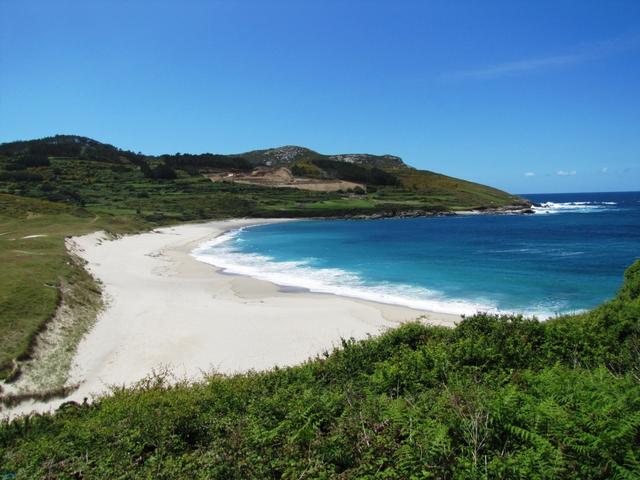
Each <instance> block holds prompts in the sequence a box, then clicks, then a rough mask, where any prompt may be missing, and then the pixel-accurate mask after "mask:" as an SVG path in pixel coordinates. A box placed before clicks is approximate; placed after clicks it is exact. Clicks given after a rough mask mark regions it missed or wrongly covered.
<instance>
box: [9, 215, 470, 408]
mask: <svg viewBox="0 0 640 480" xmlns="http://www.w3.org/2000/svg"><path fill="white" fill-rule="evenodd" d="M274 221H278V220H256V219H246V220H227V221H215V222H208V223H202V224H189V225H179V226H174V227H166V228H161V229H157V230H154V231H152V232H148V233H143V234H139V235H130V236H125V237H122V238H119V239H117V240H107V239H106V237H105V236H104V234H102V233H100V232H97V233H93V234H89V235H85V236H82V237H76V238H74V239H73V242H72V245H73V247H72V248H73V250H74V253H76V254H77V255H79V256H81V257H82V258H84V259H85V260H86V261H87V269H88V270H89V271H90V272H91V273H92V275H94V276H95V277H96V278H97V279H98V280H100V281H101V282H102V284H103V292H104V295H105V298H106V301H107V307H106V309H105V310H104V311H103V312H102V313H101V314H100V315H99V317H98V320H97V322H96V324H95V326H94V327H93V329H92V330H91V331H90V332H89V333H88V334H87V335H86V336H85V338H84V339H83V340H82V341H81V343H80V345H79V347H78V351H77V353H76V356H75V359H74V366H73V368H72V371H71V379H70V383H78V384H80V387H79V388H78V390H76V391H75V392H74V393H72V394H71V395H70V396H69V397H67V398H65V399H56V400H54V401H51V402H49V403H47V404H42V403H33V402H26V403H23V404H21V405H20V406H18V407H16V408H15V409H13V410H12V411H11V414H12V415H15V414H20V413H26V412H29V411H31V410H37V411H43V410H49V409H51V408H56V407H57V406H58V405H59V404H61V403H62V402H64V401H68V400H74V401H79V402H81V401H82V400H83V398H84V397H89V398H91V397H92V396H93V395H96V394H101V393H105V392H108V391H109V387H110V386H112V385H117V386H121V385H131V384H133V383H135V382H136V381H138V380H140V379H142V378H144V377H145V376H147V375H149V374H150V373H151V372H152V371H154V370H158V369H163V368H169V369H171V370H172V371H173V372H174V374H175V375H176V376H177V377H178V378H188V379H199V378H201V377H202V375H203V374H204V373H207V372H213V371H215V372H219V373H227V374H230V373H236V372H243V371H247V370H252V369H253V370H264V369H269V368H272V367H274V366H276V365H277V366H287V365H294V364H297V363H301V362H303V361H305V360H307V359H308V358H309V357H313V356H315V355H317V354H319V353H322V352H323V351H325V350H330V349H331V348H332V346H334V345H337V344H339V342H340V339H341V338H349V337H354V338H356V339H361V338H365V337H366V336H367V335H375V334H378V333H381V332H382V331H384V330H385V329H387V328H390V327H394V326H397V325H398V324H400V323H402V322H405V321H410V320H413V319H416V318H418V317H421V316H423V317H424V320H425V321H428V322H430V323H434V324H441V325H453V324H454V323H455V322H457V321H458V320H459V319H460V317H458V316H456V315H449V314H441V313H432V312H424V311H419V310H413V309H410V308H406V307H400V306H394V305H385V304H379V303H374V302H368V301H364V300H357V299H352V298H346V297H340V296H336V295H331V294H318V293H309V292H292V291H287V289H282V288H279V287H278V286H277V285H275V284H273V283H270V282H266V281H262V280H257V279H253V278H250V277H243V276H237V275H228V274H222V273H220V272H218V271H217V270H216V268H215V267H213V266H211V265H208V264H205V263H202V262H199V261H197V260H196V259H195V258H193V257H192V256H191V255H190V253H191V251H192V250H193V249H194V248H196V247H197V246H198V245H200V244H202V243H204V242H205V241H207V240H211V239H212V238H215V237H217V236H218V235H221V234H223V233H225V232H227V231H229V230H232V229H236V228H239V227H242V226H248V225H255V224H262V223H267V222H274ZM3 413H5V414H6V412H3ZM0 415H1V414H0Z"/></svg>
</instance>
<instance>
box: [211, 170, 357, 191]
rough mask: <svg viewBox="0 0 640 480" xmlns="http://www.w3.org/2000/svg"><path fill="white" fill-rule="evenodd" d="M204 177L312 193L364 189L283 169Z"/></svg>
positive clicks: (345, 182) (355, 184)
mask: <svg viewBox="0 0 640 480" xmlns="http://www.w3.org/2000/svg"><path fill="white" fill-rule="evenodd" d="M205 176H206V177H207V178H209V179H210V180H211V181H213V182H235V183H246V184H249V185H262V186H265V187H274V188H297V189H298V190H310V191H314V192H337V191H339V190H351V189H354V188H356V187H359V188H362V189H363V190H364V189H365V187H364V185H362V184H360V183H355V182H347V181H345V180H324V179H315V178H303V177H296V176H294V175H293V174H292V173H291V170H289V169H288V168H285V167H280V168H268V167H258V168H256V169H255V170H253V171H252V172H251V173H229V172H222V173H207V174H205Z"/></svg>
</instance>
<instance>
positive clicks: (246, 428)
mask: <svg viewBox="0 0 640 480" xmlns="http://www.w3.org/2000/svg"><path fill="white" fill-rule="evenodd" d="M639 319H640V262H637V263H636V264H635V265H633V266H632V267H631V268H629V269H628V271H627V273H626V275H625V281H624V285H623V287H622V289H621V290H620V292H619V294H618V295H617V297H616V298H615V299H613V300H612V301H610V302H608V303H606V304H604V305H602V306H601V307H599V308H597V309H595V310H593V311H591V312H589V313H586V314H582V315H577V316H567V317H562V318H557V319H554V320H550V321H548V322H545V323H540V322H538V321H536V320H532V319H525V318H521V317H506V316H502V317H496V316H489V315H477V316H474V317H470V318H467V319H465V320H464V321H463V322H462V323H461V324H460V325H459V326H458V327H457V328H455V329H447V328H442V327H429V326H425V325H421V324H418V323H414V324H408V325H405V326H403V327H401V328H398V329H396V330H392V331H390V332H388V333H387V334H385V335H382V336H381V337H379V338H373V339H369V340H365V341H361V342H355V341H343V345H342V348H339V349H336V350H335V351H333V352H332V353H327V354H325V355H323V356H321V357H319V358H316V359H314V360H311V361H309V362H307V363H306V364H304V365H301V366H298V367H293V368H286V369H276V370H274V371H271V372H266V373H248V374H245V375H237V376H234V377H223V376H212V377H210V378H208V379H207V380H206V381H205V382H203V383H199V384H195V385H186V384H178V385H173V386H171V385H169V384H168V383H167V382H166V378H165V377H163V376H156V377H153V378H150V379H148V380H146V381H143V382H141V383H140V385H139V386H138V387H137V388H134V389H119V390H116V391H114V392H113V395H111V396H108V397H105V398H103V399H101V400H99V401H97V402H96V403H94V404H93V405H76V404H68V405H66V406H64V407H62V408H61V409H60V410H59V411H58V412H57V413H56V414H55V415H38V416H35V417H31V418H28V419H26V418H25V419H19V420H16V421H13V422H11V423H7V422H5V423H4V424H3V425H2V426H1V427H0V452H1V453H0V464H2V465H3V467H2V469H3V471H2V472H0V473H4V472H7V473H11V472H15V473H16V474H17V478H52V479H53V478H105V479H106V478H157V479H162V478H166V479H175V478H220V479H232V478H237V479H244V478H288V479H303V478H314V479H315V478H343V479H347V478H364V479H366V478H371V479H373V478H381V479H383V478H384V479H420V478H442V479H449V478H450V479H479V478H480V479H482V478H485V479H488V478H492V479H494V478H504V479H513V478H539V479H562V478H566V479H573V478H589V479H609V478H621V479H624V478H629V479H630V478H638V477H639V476H640V455H639V452H640V323H639Z"/></svg>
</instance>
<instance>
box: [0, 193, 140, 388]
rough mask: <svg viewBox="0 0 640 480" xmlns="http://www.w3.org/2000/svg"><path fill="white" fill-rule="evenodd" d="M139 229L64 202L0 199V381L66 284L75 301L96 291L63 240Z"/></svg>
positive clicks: (129, 220) (24, 355)
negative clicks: (84, 292) (77, 297)
mask: <svg viewBox="0 0 640 480" xmlns="http://www.w3.org/2000/svg"><path fill="white" fill-rule="evenodd" d="M145 227H147V224H146V223H145V222H143V221H141V220H139V219H136V218H134V217H132V216H129V217H127V216H119V217H115V216H113V215H109V214H100V215H95V214H92V213H90V212H88V211H87V210H85V209H82V208H78V207H75V206H72V205H67V204H65V203H57V202H46V201H41V200H35V199H31V198H21V197H17V196H14V195H4V194H0V265H2V275H0V379H2V378H8V377H11V376H14V375H16V374H17V373H18V372H19V370H18V366H19V362H20V361H24V360H27V359H28V358H29V355H30V351H31V347H32V345H33V340H34V338H35V336H36V334H37V333H38V332H39V331H40V330H41V329H42V327H43V325H45V324H46V322H47V321H48V320H49V319H50V318H51V317H52V316H53V314H54V312H55V310H56V307H57V306H58V305H59V304H60V302H61V300H62V290H63V285H65V284H66V285H72V286H73V288H74V292H75V294H76V296H77V295H79V292H80V291H82V290H84V291H89V292H90V291H92V290H94V291H95V290H96V286H95V285H94V283H93V280H92V279H91V277H89V276H88V275H87V274H86V272H85V271H84V269H83V268H81V265H79V264H78V262H77V261H72V259H70V257H69V256H68V254H67V252H66V250H65V246H64V241H65V237H66V236H69V235H81V234H84V233H89V232H93V231H95V230H100V229H103V230H107V231H113V232H120V233H124V232H131V231H136V230H140V229H141V228H145ZM72 297H73V296H72Z"/></svg>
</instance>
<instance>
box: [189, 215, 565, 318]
mask: <svg viewBox="0 0 640 480" xmlns="http://www.w3.org/2000/svg"><path fill="white" fill-rule="evenodd" d="M244 228H247V227H243V228H240V229H237V230H233V231H229V232H226V233H224V234H223V235H220V236H218V237H216V238H215V239H213V240H211V241H209V242H206V243H204V244H202V245H200V246H199V247H197V248H196V249H195V250H193V251H192V252H191V254H192V256H193V257H194V258H196V259H197V260H199V261H201V262H204V263H208V264H210V265H213V266H215V267H218V268H220V269H222V271H223V272H225V273H232V274H238V275H246V276H250V277H253V278H257V279H259V280H266V281H269V282H271V283H275V284H276V285H280V286H289V287H298V288H303V289H307V290H309V291H311V292H316V293H330V294H334V295H340V296H344V297H351V298H358V299H362V300H368V301H373V302H378V303H385V304H391V305H400V306H405V307H409V308H414V309H417V310H426V311H431V312H438V313H450V314H456V315H473V314H475V313H477V312H487V313H516V314H527V315H536V316H538V317H540V318H549V317H552V316H553V315H554V314H555V313H554V312H552V311H549V309H545V308H544V306H543V305H539V306H536V307H539V308H534V309H533V311H532V310H531V309H527V311H526V312H525V311H509V312H507V311H502V310H499V309H498V308H497V306H496V305H495V304H494V303H493V302H491V301H489V300H485V299H483V300H478V301H475V302H470V301H465V300H457V299H451V298H446V297H445V296H444V295H443V294H442V292H439V291H437V290H430V289H427V288H423V287H418V286H414V285H406V284H397V283H377V284H370V283H367V282H366V281H365V280H364V279H363V278H362V277H361V276H360V275H358V274H357V273H354V272H350V271H347V270H342V269H339V268H319V267H314V266H312V262H313V260H314V259H307V260H301V261H277V260H275V259H273V258H271V257H268V256H265V255H260V254H256V253H245V252H241V251H240V250H239V249H238V247H237V242H238V240H241V239H238V235H239V234H240V233H241V232H242V230H243V229H244ZM554 310H555V309H554Z"/></svg>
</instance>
